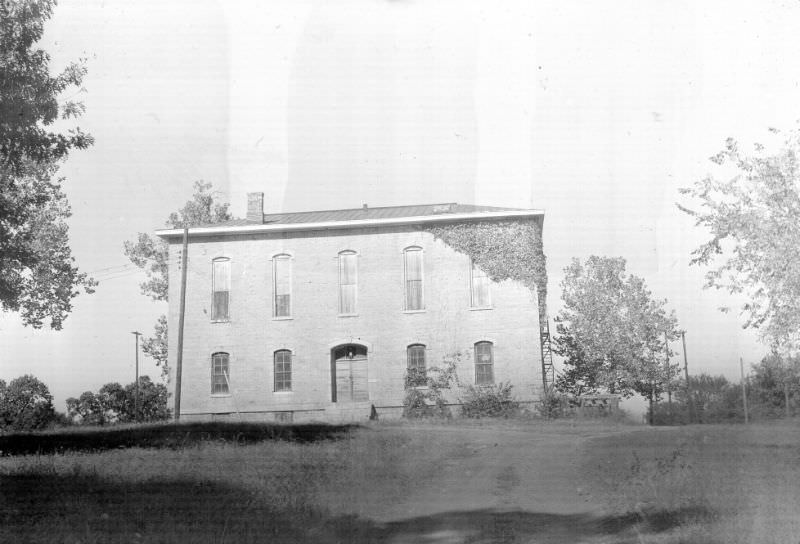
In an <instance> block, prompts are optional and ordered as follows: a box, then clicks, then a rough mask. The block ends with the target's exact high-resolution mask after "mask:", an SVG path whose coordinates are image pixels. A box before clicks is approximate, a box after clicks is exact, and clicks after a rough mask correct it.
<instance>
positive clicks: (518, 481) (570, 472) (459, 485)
mask: <svg viewBox="0 0 800 544" xmlns="http://www.w3.org/2000/svg"><path fill="white" fill-rule="evenodd" d="M391 432H414V433H428V434H429V436H431V446H432V447H438V448H443V449H446V450H447V451H448V452H449V454H448V455H447V456H445V457H444V461H442V462H441V463H440V464H439V465H438V466H437V467H436V469H435V470H434V471H433V475H432V477H430V478H429V479H427V480H426V481H427V484H425V485H424V486H422V487H420V488H419V489H418V490H417V491H416V492H414V493H412V494H411V495H410V496H409V497H407V498H406V499H405V500H404V501H403V502H401V503H397V504H391V505H378V504H375V505H373V506H372V507H371V508H369V510H370V511H369V512H362V513H361V515H366V516H368V517H369V518H371V519H373V520H375V521H376V522H378V523H380V524H381V525H382V526H383V527H384V530H385V534H384V535H383V537H382V538H381V539H380V540H381V541H383V542H392V543H395V544H400V543H412V542H452V543H458V542H570V543H577V542H592V543H599V542H606V541H607V539H609V538H610V534H611V533H618V530H616V529H619V528H618V527H615V526H614V524H615V523H616V521H615V520H613V519H611V518H609V517H604V512H603V509H602V506H601V505H599V504H597V503H595V502H593V501H592V500H591V499H590V498H589V496H588V495H587V494H586V493H585V492H584V491H583V489H582V488H581V480H580V470H579V469H580V467H579V459H580V452H581V449H582V448H583V447H585V444H586V441H587V439H589V438H591V437H592V436H599V435H601V434H609V432H611V433H614V432H615V431H609V430H608V429H606V430H594V431H592V430H583V431H581V430H578V431H569V430H567V431H566V432H564V430H563V429H559V430H558V432H548V431H547V430H544V429H542V428H541V427H538V428H537V427H532V426H531V427H526V426H514V425H509V426H497V427H491V426H482V427H476V428H467V429H465V428H463V427H460V426H442V427H430V428H428V427H424V428H405V429H401V430H397V429H393V430H392V431H391ZM616 432H623V431H616ZM453 452H454V453H453ZM442 453H444V452H442ZM609 527H610V529H611V530H607V529H609ZM616 536H617V537H619V536H620V535H619V534H617V535H616ZM610 541H615V542H617V541H619V540H613V539H612V540H610Z"/></svg>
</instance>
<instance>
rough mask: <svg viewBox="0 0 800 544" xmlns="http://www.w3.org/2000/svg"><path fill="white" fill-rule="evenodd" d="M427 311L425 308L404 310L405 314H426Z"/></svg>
mask: <svg viewBox="0 0 800 544" xmlns="http://www.w3.org/2000/svg"><path fill="white" fill-rule="evenodd" d="M425 312H427V310H425V309H424V308H423V309H422V310H403V313H404V314H424V313H425Z"/></svg>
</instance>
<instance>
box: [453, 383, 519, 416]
mask: <svg viewBox="0 0 800 544" xmlns="http://www.w3.org/2000/svg"><path fill="white" fill-rule="evenodd" d="M512 387H513V386H512V385H511V384H510V383H508V382H506V383H503V382H500V383H499V384H497V385H479V386H474V385H471V386H469V387H467V389H466V393H465V395H464V398H463V399H461V415H463V416H464V417H472V418H481V417H510V416H514V415H517V413H518V412H519V402H517V401H515V400H514V398H513V397H512V395H511V389H512Z"/></svg>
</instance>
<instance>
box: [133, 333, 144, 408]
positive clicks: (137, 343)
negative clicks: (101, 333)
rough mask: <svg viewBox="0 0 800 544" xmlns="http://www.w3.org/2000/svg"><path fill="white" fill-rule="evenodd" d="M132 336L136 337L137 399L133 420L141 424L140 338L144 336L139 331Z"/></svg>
mask: <svg viewBox="0 0 800 544" xmlns="http://www.w3.org/2000/svg"><path fill="white" fill-rule="evenodd" d="M131 334H133V335H135V336H136V385H135V387H134V391H135V393H134V394H135V395H136V396H135V397H134V399H133V406H134V408H133V420H134V421H135V422H137V423H138V422H139V337H140V336H141V335H142V333H140V332H139V331H133V332H132V333H131Z"/></svg>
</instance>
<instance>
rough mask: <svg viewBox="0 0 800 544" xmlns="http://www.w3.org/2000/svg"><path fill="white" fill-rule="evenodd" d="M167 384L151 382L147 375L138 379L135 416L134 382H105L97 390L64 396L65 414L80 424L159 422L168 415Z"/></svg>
mask: <svg viewBox="0 0 800 544" xmlns="http://www.w3.org/2000/svg"><path fill="white" fill-rule="evenodd" d="M167 397H168V393H167V387H166V386H165V385H164V384H161V383H158V384H157V383H153V381H152V380H151V379H150V377H149V376H141V377H140V378H139V416H138V418H137V416H136V382H131V383H129V384H128V385H126V386H125V387H123V386H122V385H120V384H119V383H116V382H112V383H107V384H105V385H104V386H103V387H101V388H100V390H99V391H98V392H97V393H94V392H92V391H84V392H83V393H82V394H81V395H80V397H78V398H74V397H72V398H69V399H67V415H68V416H69V417H70V418H72V419H73V420H78V421H79V422H80V423H81V424H83V425H105V424H108V423H124V422H132V421H140V422H147V421H163V420H165V419H168V418H169V410H168V409H167Z"/></svg>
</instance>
